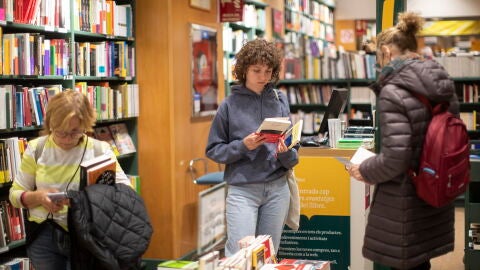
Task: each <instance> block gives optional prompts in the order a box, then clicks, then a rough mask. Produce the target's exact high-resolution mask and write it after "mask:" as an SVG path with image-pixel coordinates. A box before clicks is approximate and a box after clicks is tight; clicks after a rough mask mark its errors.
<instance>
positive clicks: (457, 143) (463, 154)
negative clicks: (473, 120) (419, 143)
mask: <svg viewBox="0 0 480 270" xmlns="http://www.w3.org/2000/svg"><path fill="white" fill-rule="evenodd" d="M414 95H415V96H416V97H417V98H418V99H419V100H420V101H421V102H422V103H423V104H424V105H425V106H427V107H428V108H429V110H430V112H431V113H432V120H431V122H430V124H429V125H428V128H427V133H426V135H425V140H424V142H423V149H422V153H421V157H420V166H419V167H418V170H417V171H414V170H410V175H411V177H412V179H413V183H414V185H415V187H416V190H417V195H418V196H419V197H420V198H421V199H423V200H424V201H425V202H427V203H428V204H430V205H432V206H434V207H442V206H444V205H447V204H448V203H450V202H452V201H453V200H455V198H456V197H457V196H459V195H461V194H463V193H464V192H465V190H466V188H467V186H468V183H469V181H470V143H469V137H468V133H467V128H466V126H465V123H463V121H462V120H461V119H459V118H457V117H456V116H455V115H453V114H452V113H450V112H449V111H448V106H446V104H438V105H436V106H435V107H434V108H433V109H432V106H431V105H430V102H429V101H428V100H427V99H426V98H425V97H424V96H421V95H419V94H414Z"/></svg>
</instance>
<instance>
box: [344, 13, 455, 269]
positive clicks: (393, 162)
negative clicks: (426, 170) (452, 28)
mask: <svg viewBox="0 0 480 270" xmlns="http://www.w3.org/2000/svg"><path fill="white" fill-rule="evenodd" d="M422 23H423V20H422V19H421V18H420V16H418V15H417V14H415V13H411V12H406V13H402V14H400V15H399V22H398V24H397V25H396V26H394V27H392V28H389V29H386V30H385V31H383V32H382V33H380V34H379V35H378V36H377V44H376V49H377V63H379V65H380V67H382V71H381V74H380V76H379V79H378V81H377V82H376V83H375V84H374V85H373V89H374V91H375V92H376V94H377V96H378V97H379V100H378V103H377V108H378V112H379V114H378V115H379V121H380V132H381V135H380V140H381V148H380V153H378V154H377V155H376V156H374V157H371V158H369V159H367V160H365V161H364V162H362V163H361V164H360V165H354V166H352V167H350V168H349V173H350V175H351V176H352V177H354V178H356V179H357V180H359V181H363V182H365V183H369V184H373V185H375V191H374V195H373V201H372V205H371V210H370V214H369V216H368V223H367V228H366V232H365V239H364V245H363V255H364V257H366V258H368V259H370V260H372V261H374V262H376V263H379V264H382V265H384V266H389V267H392V268H393V269H417V270H419V269H430V268H431V265H430V259H431V258H434V257H437V256H440V255H443V254H445V253H448V252H450V251H453V247H454V218H455V216H454V206H453V203H452V204H449V205H447V206H444V207H441V208H434V207H432V206H430V205H428V204H427V203H425V202H424V201H423V200H421V199H420V198H419V197H418V196H417V195H416V191H415V187H414V185H413V182H412V179H411V178H410V177H409V176H408V170H409V168H417V167H418V164H419V158H420V153H421V150H422V144H423V139H424V136H425V133H426V129H427V126H428V123H429V121H430V119H431V115H430V112H429V110H428V108H427V107H426V106H425V105H424V104H423V103H422V102H421V101H420V100H418V99H417V98H416V97H415V96H414V95H413V94H412V93H413V92H415V93H419V94H421V95H424V96H425V97H427V98H428V99H429V100H430V102H432V104H435V103H441V102H449V104H450V106H449V110H450V111H451V112H452V113H454V114H457V115H458V100H457V97H456V95H455V87H454V83H453V81H452V80H451V79H450V78H449V75H448V74H447V72H446V71H445V70H444V69H443V67H442V66H441V65H439V64H438V63H437V62H435V61H434V60H424V59H421V57H420V56H419V55H418V54H416V53H415V52H416V51H417V42H416V38H415V35H416V33H417V32H418V31H420V29H421V25H422ZM352 252H358V251H352Z"/></svg>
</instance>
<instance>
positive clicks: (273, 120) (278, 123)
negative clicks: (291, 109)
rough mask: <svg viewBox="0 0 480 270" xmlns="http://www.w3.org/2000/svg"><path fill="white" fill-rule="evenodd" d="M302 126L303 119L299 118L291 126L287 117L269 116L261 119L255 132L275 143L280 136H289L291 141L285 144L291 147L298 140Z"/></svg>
mask: <svg viewBox="0 0 480 270" xmlns="http://www.w3.org/2000/svg"><path fill="white" fill-rule="evenodd" d="M302 128H303V120H299V121H298V122H297V123H295V125H293V126H292V122H290V120H289V119H288V117H270V118H265V119H264V120H263V122H262V124H260V126H259V127H258V129H257V131H256V133H258V134H262V135H264V136H266V137H267V142H269V143H277V142H278V140H279V139H280V138H283V139H287V138H289V137H291V143H289V144H287V145H288V147H289V148H292V147H293V146H294V145H296V144H297V143H298V142H299V141H300V138H301V134H302Z"/></svg>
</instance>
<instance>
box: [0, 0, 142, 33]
mask: <svg viewBox="0 0 480 270" xmlns="http://www.w3.org/2000/svg"><path fill="white" fill-rule="evenodd" d="M73 5H74V13H73V14H75V15H78V16H75V17H74V18H73V25H74V30H81V31H87V32H92V33H101V34H105V35H114V36H123V37H132V36H133V14H132V12H133V11H132V7H131V5H130V4H117V3H116V2H115V1H114V0H93V1H92V0H75V1H74V2H73ZM0 21H6V22H15V23H22V24H31V25H38V26H45V29H46V30H53V29H54V28H60V29H65V30H70V28H71V27H70V25H71V20H70V1H58V0H30V1H25V0H20V1H18V0H17V1H15V0H2V1H1V3H0Z"/></svg>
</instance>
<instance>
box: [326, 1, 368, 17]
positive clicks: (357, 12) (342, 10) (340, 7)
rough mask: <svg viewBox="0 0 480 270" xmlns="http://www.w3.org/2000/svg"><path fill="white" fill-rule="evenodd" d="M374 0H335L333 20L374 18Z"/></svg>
mask: <svg viewBox="0 0 480 270" xmlns="http://www.w3.org/2000/svg"><path fill="white" fill-rule="evenodd" d="M376 2H377V1H376V0H336V1H335V20H356V19H364V20H366V19H373V20H374V19H375V18H376V11H375V6H376Z"/></svg>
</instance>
